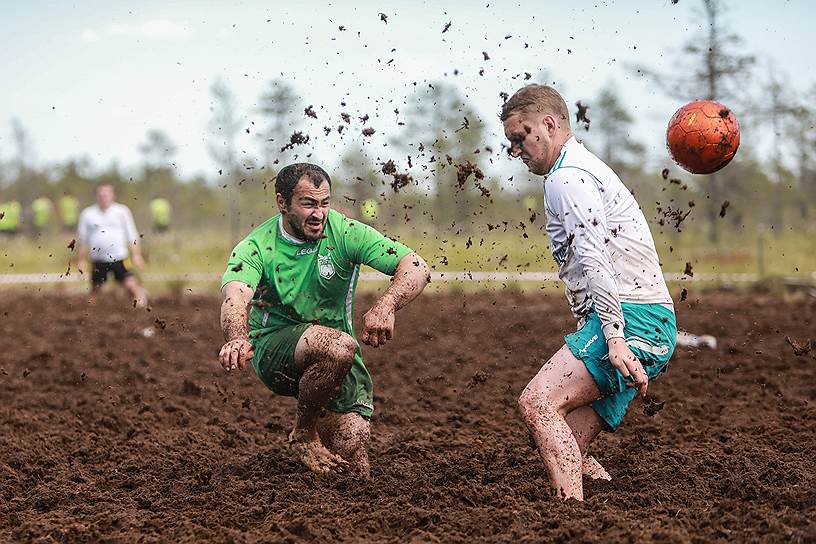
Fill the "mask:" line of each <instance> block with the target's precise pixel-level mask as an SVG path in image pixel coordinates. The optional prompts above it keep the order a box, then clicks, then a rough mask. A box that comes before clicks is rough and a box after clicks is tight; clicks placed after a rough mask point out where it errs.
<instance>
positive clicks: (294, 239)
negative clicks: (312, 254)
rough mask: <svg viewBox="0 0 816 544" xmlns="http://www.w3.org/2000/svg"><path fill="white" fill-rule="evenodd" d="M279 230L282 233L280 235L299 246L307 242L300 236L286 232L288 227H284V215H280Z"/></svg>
mask: <svg viewBox="0 0 816 544" xmlns="http://www.w3.org/2000/svg"><path fill="white" fill-rule="evenodd" d="M278 232H279V233H280V235H281V236H282V237H283V238H285V239H286V240H288V241H290V242H292V243H293V244H297V245H299V246H302V245H303V244H305V243H306V240H301V239H300V238H297V237H295V236H292V235H291V234H289V233H288V232H286V229H285V228H283V215H281V216H280V217H278Z"/></svg>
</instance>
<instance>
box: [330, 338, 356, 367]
mask: <svg viewBox="0 0 816 544" xmlns="http://www.w3.org/2000/svg"><path fill="white" fill-rule="evenodd" d="M356 353H357V341H356V340H355V339H354V337H352V336H351V335H350V334H346V333H344V332H343V333H340V335H339V336H338V337H337V338H336V339H334V340H333V341H332V344H331V347H330V354H329V356H330V357H331V358H332V359H334V360H335V361H337V362H338V363H340V364H341V365H348V367H349V368H351V363H352V362H353V361H354V355H355V354H356Z"/></svg>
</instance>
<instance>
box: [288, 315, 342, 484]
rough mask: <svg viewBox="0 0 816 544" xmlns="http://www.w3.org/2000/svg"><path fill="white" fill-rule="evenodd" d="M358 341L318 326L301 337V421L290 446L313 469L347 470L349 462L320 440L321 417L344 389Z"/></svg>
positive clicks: (298, 350)
mask: <svg viewBox="0 0 816 544" xmlns="http://www.w3.org/2000/svg"><path fill="white" fill-rule="evenodd" d="M356 351H357V342H356V341H355V340H354V338H352V337H351V336H349V335H348V334H346V333H344V332H341V331H338V330H336V329H331V328H328V327H322V326H319V325H315V326H312V327H309V329H307V330H306V332H305V333H303V336H301V337H300V340H299V341H298V345H297V347H296V348H295V363H296V364H297V365H298V366H300V367H301V369H303V371H304V372H303V376H302V377H301V379H300V383H299V385H298V404H297V419H296V422H295V428H294V429H292V432H291V434H290V435H289V444H290V446H291V448H292V450H293V451H294V452H295V454H296V455H297V456H298V457H299V458H300V460H301V461H302V462H303V463H304V464H305V465H306V466H307V467H309V469H310V470H312V471H314V472H318V473H326V472H330V471H332V470H338V471H339V470H343V468H344V467H345V466H346V465H347V462H346V461H345V459H343V458H342V457H340V456H339V455H337V454H334V453H332V452H331V451H329V450H328V449H327V448H326V447H325V446H324V445H323V442H322V441H321V440H320V435H319V433H318V428H317V427H318V425H317V423H318V418H319V416H320V413H321V411H322V410H323V408H324V407H325V406H326V403H328V402H329V401H330V400H331V399H332V398H333V397H334V396H335V395H336V394H337V391H338V390H339V389H340V385H341V384H342V383H343V380H344V379H345V377H346V374H348V372H349V370H350V369H351V363H352V361H353V360H354V353H355V352H356Z"/></svg>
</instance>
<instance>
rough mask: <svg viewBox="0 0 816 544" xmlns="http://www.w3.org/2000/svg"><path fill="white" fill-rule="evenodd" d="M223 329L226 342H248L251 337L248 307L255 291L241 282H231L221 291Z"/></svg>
mask: <svg viewBox="0 0 816 544" xmlns="http://www.w3.org/2000/svg"><path fill="white" fill-rule="evenodd" d="M221 294H222V296H223V302H222V303H221V329H222V330H223V331H224V340H225V341H227V342H229V341H231V340H239V339H242V340H246V339H247V338H248V337H249V334H248V333H249V325H248V319H247V315H248V314H247V307H248V306H249V303H250V302H251V301H252V295H253V294H254V291H253V290H252V289H250V288H249V286H248V285H247V284H245V283H242V282H240V281H231V282H229V283H227V284H226V285H224V287H223V289H221Z"/></svg>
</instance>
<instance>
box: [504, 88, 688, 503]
mask: <svg viewBox="0 0 816 544" xmlns="http://www.w3.org/2000/svg"><path fill="white" fill-rule="evenodd" d="M501 119H502V122H503V123H504V132H505V135H506V136H507V139H508V140H509V141H510V154H511V155H512V156H514V157H520V158H521V160H522V161H523V162H524V164H526V165H527V167H528V169H529V170H530V172H532V173H534V174H538V175H542V176H546V178H545V182H544V200H545V206H546V214H547V234H548V235H549V237H550V242H551V247H552V252H553V256H554V257H555V260H556V262H557V263H558V267H559V277H560V278H561V279H562V280H563V281H564V283H565V284H566V291H567V300H568V301H569V303H570V307H571V308H572V311H573V314H574V315H575V317H576V318H577V319H578V331H577V332H575V333H572V334H568V335H567V336H565V337H564V340H565V345H564V346H563V347H562V348H561V349H560V350H558V352H556V354H555V355H553V356H552V358H550V360H549V361H547V363H546V364H544V366H543V367H542V368H541V370H540V371H539V373H538V374H537V375H536V376H535V377H534V378H533V379H532V380H531V381H530V383H529V384H528V385H527V387H526V388H525V390H524V392H523V393H522V395H521V397H520V398H519V409H520V411H521V415H522V418H523V419H524V422H525V423H526V425H527V427H528V428H529V430H530V432H531V433H532V434H533V437H534V439H535V442H536V446H537V448H538V451H539V454H540V455H541V458H542V460H543V461H544V464H545V465H546V467H547V472H548V475H549V478H550V482H551V483H552V484H553V486H554V487H555V489H556V491H557V492H558V494H559V496H562V497H564V498H576V499H579V500H583V483H582V480H581V476H582V472H583V473H586V474H588V475H595V476H601V477H605V478H608V475H607V474H606V471H604V470H603V468H602V467H601V466H600V465H599V464H598V463H597V461H595V460H594V459H592V458H590V457H587V456H586V449H587V446H588V445H589V443H590V442H591V441H592V440H593V439H594V438H595V437H596V436H597V435H598V433H599V432H600V431H602V430H606V431H614V430H615V429H617V427H618V425H619V424H620V423H621V421H622V420H623V417H624V416H625V415H626V411H627V408H628V406H629V403H630V402H631V401H632V399H633V398H634V396H635V394H636V392H637V393H639V394H641V395H642V396H645V394H646V389H647V387H648V384H649V379H650V378H654V377H656V376H657V375H658V374H660V373H661V372H663V371H664V370H665V369H666V366H667V364H668V361H669V359H670V358H671V354H672V353H673V351H674V345H675V341H676V336H677V326H676V321H675V316H674V306H673V304H672V299H671V296H670V295H669V292H668V289H667V288H666V284H665V281H664V279H663V273H662V271H661V269H660V263H659V260H658V256H657V251H656V250H655V245H654V240H653V239H652V235H651V232H650V231H649V226H648V224H647V222H646V218H645V217H644V216H643V212H642V211H641V210H640V207H639V206H638V204H637V202H636V201H635V199H634V197H633V196H632V194H631V193H630V192H629V190H628V189H627V188H626V187H625V186H624V185H623V183H622V182H621V180H620V179H619V178H618V176H617V175H616V174H615V173H614V172H613V171H612V169H610V168H609V167H608V166H607V165H606V164H605V163H604V162H603V161H601V160H600V159H599V158H598V157H596V156H595V155H593V154H592V153H590V152H589V151H587V150H586V149H585V148H584V146H583V145H582V144H580V143H579V142H578V141H577V140H576V139H575V137H574V136H573V135H572V130H571V129H570V121H569V113H568V111H567V105H566V103H565V102H564V99H563V98H562V97H561V95H560V94H558V92H557V91H556V90H555V89H553V88H552V87H548V86H546V85H529V86H527V87H524V88H522V89H520V90H519V91H518V92H516V93H515V94H514V95H513V97H512V98H510V100H508V101H507V102H506V103H505V104H504V106H503V108H502V114H501ZM632 462H636V460H632Z"/></svg>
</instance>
